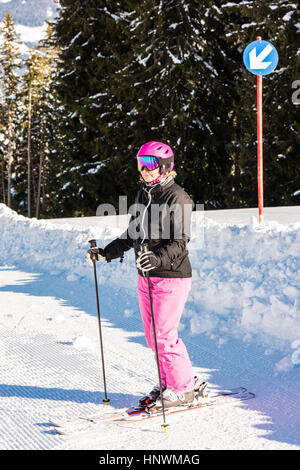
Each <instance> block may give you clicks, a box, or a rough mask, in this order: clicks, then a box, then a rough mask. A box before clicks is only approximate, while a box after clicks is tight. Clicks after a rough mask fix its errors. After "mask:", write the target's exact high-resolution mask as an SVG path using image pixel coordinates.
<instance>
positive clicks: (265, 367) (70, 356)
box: [0, 204, 300, 450]
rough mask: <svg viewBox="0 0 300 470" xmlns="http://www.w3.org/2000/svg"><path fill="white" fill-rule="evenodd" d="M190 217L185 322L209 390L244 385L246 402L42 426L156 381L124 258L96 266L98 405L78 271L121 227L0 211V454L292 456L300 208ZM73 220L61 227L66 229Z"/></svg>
mask: <svg viewBox="0 0 300 470" xmlns="http://www.w3.org/2000/svg"><path fill="white" fill-rule="evenodd" d="M256 216H257V211H256V210H252V209H249V210H246V209H244V210H236V211H218V212H209V213H207V212H206V213H205V215H204V216H203V213H201V212H199V213H194V214H193V230H192V240H191V242H190V244H189V251H190V257H191V262H192V266H193V287H192V292H191V294H190V297H189V299H188V302H187V304H186V309H185V312H184V316H183V317H182V321H181V324H180V335H181V337H182V338H183V339H184V341H185V343H186V345H187V348H188V350H189V352H190V356H191V359H192V362H193V365H194V368H195V372H196V373H199V374H200V375H201V376H202V377H203V379H206V380H207V381H208V382H209V384H210V389H215V390H218V389H223V388H230V387H235V386H239V385H243V386H245V387H247V388H248V389H249V390H251V391H253V392H255V393H256V398H255V399H254V400H250V401H247V402H243V403H239V402H237V403H234V404H230V405H224V406H222V407H219V408H211V409H210V408H207V409H203V410H200V411H192V412H189V413H188V414H185V415H184V416H183V415H178V416H176V415H174V416H173V417H169V418H168V423H169V424H170V427H169V428H168V433H167V434H164V433H163V432H162V429H161V420H160V419H159V418H155V420H151V422H150V421H149V422H142V423H139V424H138V425H135V424H133V423H132V424H128V425H126V426H117V425H113V424H110V425H105V426H104V425H100V424H99V425H96V426H90V427H89V428H87V429H85V430H84V431H83V432H81V433H74V434H70V435H68V436H64V437H62V436H59V435H57V434H56V433H55V430H54V429H53V427H52V426H51V425H50V423H49V420H50V419H53V420H55V419H65V418H72V417H78V416H86V415H91V414H92V415H93V414H97V415H99V414H101V413H108V412H110V410H111V411H115V410H116V409H124V408H126V407H128V406H129V405H132V404H135V402H136V401H137V399H138V397H139V396H141V394H144V393H145V392H147V391H149V390H150V389H151V388H152V385H153V384H154V383H156V382H157V372H156V367H155V362H154V358H153V355H152V352H151V351H149V349H148V348H147V347H146V344H145V340H144V337H143V331H142V323H141V319H140V316H139V309H138V303H137V298H136V280H137V274H136V270H135V267H134V257H133V253H132V252H128V253H126V255H125V260H124V262H123V263H122V264H121V263H119V262H118V261H114V262H112V263H110V264H108V265H106V264H105V265H102V264H101V265H99V264H98V279H99V290H100V308H101V314H102V319H103V339H104V353H105V364H106V375H107V389H108V396H109V398H110V400H111V401H110V405H109V406H105V405H103V402H102V400H103V398H104V391H103V381H102V372H101V359H100V349H99V336H98V326H97V316H96V315H97V314H96V302H95V289H94V279H93V272H92V268H91V267H89V266H88V265H87V264H86V262H85V252H86V250H87V249H88V240H89V239H91V238H96V239H97V240H98V243H99V245H100V246H103V245H105V244H106V243H108V242H109V241H110V240H111V239H113V238H114V237H115V236H117V235H118V234H120V233H121V232H122V230H123V228H124V227H125V226H126V223H127V218H126V217H125V216H124V217H108V218H105V219H104V218H100V217H99V218H98V217H93V218H86V219H82V218H81V219H71V220H68V221H66V220H53V221H51V222H50V221H37V220H35V219H31V220H28V219H26V218H24V217H22V216H18V215H17V214H16V213H15V212H13V211H11V210H9V209H8V208H7V207H6V206H4V205H3V204H2V205H0V266H1V268H0V358H1V359H0V361H1V368H0V448H1V449H109V450H112V449H119V450H122V449H170V450H171V449H195V450H200V449H297V450H299V449H300V393H299V390H300V374H299V371H300V369H299V367H300V366H299V364H300V274H299V273H300V260H299V253H300V208H299V207H292V208H291V207H286V208H272V209H266V210H265V223H264V224H263V225H261V226H259V225H258V223H257V219H256ZM66 222H68V223H66Z"/></svg>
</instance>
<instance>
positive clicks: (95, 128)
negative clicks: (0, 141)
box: [53, 0, 127, 215]
mask: <svg viewBox="0 0 300 470" xmlns="http://www.w3.org/2000/svg"><path fill="white" fill-rule="evenodd" d="M123 4H124V5H125V4H127V2H122V5H123ZM125 6H126V5H125ZM124 8H125V7H122V8H121V6H120V4H119V2H113V1H104V0H103V1H102V0H101V1H99V0H97V1H96V0H92V1H90V2H83V1H80V0H77V1H75V2H74V1H71V0H63V1H62V2H61V9H60V15H59V18H58V21H57V23H56V24H54V25H53V26H54V43H55V45H56V46H57V47H58V48H59V64H60V65H59V66H60V70H59V71H58V74H57V76H56V79H55V81H56V91H57V93H58V98H59V99H60V100H61V107H62V110H63V111H62V112H63V113H64V119H63V120H62V122H61V124H62V125H61V129H60V133H61V135H62V140H61V141H60V142H59V148H58V152H59V153H60V156H61V158H62V161H61V163H62V168H61V172H60V179H59V181H60V184H61V188H60V189H59V198H60V201H61V205H62V207H63V208H64V211H65V213H68V214H71V213H75V214H84V215H93V214H95V210H96V207H97V205H98V204H100V203H101V202H113V203H114V202H115V201H116V199H117V195H118V193H119V188H117V181H116V175H115V174H114V175H113V174H112V173H110V172H109V171H108V172H107V173H106V174H105V175H104V176H101V175H100V176H99V169H100V168H102V167H103V168H106V167H107V165H108V164H109V162H110V161H112V160H114V159H115V158H116V151H115V149H116V146H115V143H114V142H113V141H112V140H110V137H111V135H110V133H109V132H108V128H109V127H110V126H113V125H114V123H112V122H111V121H110V120H109V116H110V114H111V105H112V104H111V101H112V94H113V92H112V91H111V90H112V85H111V83H112V82H113V81H114V75H115V73H116V72H117V71H118V70H119V67H120V65H119V61H120V59H119V57H120V55H122V54H123V53H124V45H123V42H124V41H123V32H122V29H121V28H120V26H119V23H120V21H121V18H122V15H125V16H126V11H125V10H124ZM112 179H113V182H114V184H115V187H114V186H113V185H112V184H111V182H112ZM112 191H113V192H114V197H111V192H112Z"/></svg>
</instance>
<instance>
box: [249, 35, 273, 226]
mask: <svg viewBox="0 0 300 470" xmlns="http://www.w3.org/2000/svg"><path fill="white" fill-rule="evenodd" d="M265 59H267V60H266V61H265ZM243 61H244V65H245V67H246V68H247V70H249V72H251V73H253V74H254V75H256V76H257V85H256V87H257V107H256V110H257V185H258V217H259V223H262V222H263V207H264V185H263V106H262V87H263V85H262V78H263V77H262V76H263V75H267V74H269V73H271V72H272V71H273V70H274V69H275V67H276V66H277V64H278V54H277V51H276V49H275V47H274V46H272V44H270V43H269V42H267V41H262V39H261V36H258V37H257V39H256V41H253V42H251V43H250V44H248V46H247V47H246V49H245V50H244V54H243Z"/></svg>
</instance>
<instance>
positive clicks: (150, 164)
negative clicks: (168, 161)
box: [137, 156, 159, 172]
mask: <svg viewBox="0 0 300 470" xmlns="http://www.w3.org/2000/svg"><path fill="white" fill-rule="evenodd" d="M137 165H138V170H139V172H141V171H142V170H143V168H146V170H148V171H152V170H155V169H156V168H158V167H159V163H158V159H157V158H156V157H148V156H141V157H137Z"/></svg>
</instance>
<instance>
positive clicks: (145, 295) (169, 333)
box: [138, 276, 194, 393]
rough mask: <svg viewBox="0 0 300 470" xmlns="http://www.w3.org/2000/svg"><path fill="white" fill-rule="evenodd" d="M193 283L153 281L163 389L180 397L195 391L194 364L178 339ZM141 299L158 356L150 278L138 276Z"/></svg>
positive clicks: (147, 332)
mask: <svg viewBox="0 0 300 470" xmlns="http://www.w3.org/2000/svg"><path fill="white" fill-rule="evenodd" d="M191 283H192V279H191V278H162V277H150V287H151V295H152V303H153V314H154V322H155V330H156V339H157V349H158V357H159V366H160V373H161V379H162V385H164V386H166V387H167V388H169V389H171V390H173V391H174V392H176V393H180V392H187V391H191V390H193V389H194V374H193V369H192V364H191V361H190V358H189V355H188V352H187V350H186V347H185V345H184V343H183V342H182V340H181V339H180V338H178V325H179V321H180V317H181V315H182V312H183V308H184V304H185V302H186V300H187V297H188V294H189V292H190V289H191ZM138 299H139V306H140V310H141V315H142V320H143V325H144V331H145V337H146V341H147V344H148V346H149V347H150V348H151V349H152V351H153V352H154V354H155V343H154V335H153V326H152V318H151V309H150V300H149V291H148V282H147V278H146V277H142V276H138Z"/></svg>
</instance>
